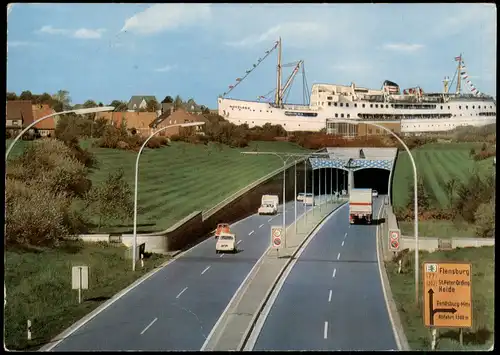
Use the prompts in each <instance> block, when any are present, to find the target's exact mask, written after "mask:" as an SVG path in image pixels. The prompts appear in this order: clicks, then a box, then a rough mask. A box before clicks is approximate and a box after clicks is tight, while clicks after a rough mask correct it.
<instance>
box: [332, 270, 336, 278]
mask: <svg viewBox="0 0 500 355" xmlns="http://www.w3.org/2000/svg"><path fill="white" fill-rule="evenodd" d="M335 275H337V268H335V269H333V274H332V279H333V278H335Z"/></svg>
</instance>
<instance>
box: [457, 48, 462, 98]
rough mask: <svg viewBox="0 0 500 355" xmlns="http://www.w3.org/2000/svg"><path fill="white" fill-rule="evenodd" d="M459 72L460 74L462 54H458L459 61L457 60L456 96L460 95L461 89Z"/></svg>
mask: <svg viewBox="0 0 500 355" xmlns="http://www.w3.org/2000/svg"><path fill="white" fill-rule="evenodd" d="M461 72H462V53H460V59H459V60H458V78H457V94H458V95H460V87H461V84H462V82H461V77H460V75H461Z"/></svg>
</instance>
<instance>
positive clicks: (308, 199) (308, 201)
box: [303, 193, 316, 206]
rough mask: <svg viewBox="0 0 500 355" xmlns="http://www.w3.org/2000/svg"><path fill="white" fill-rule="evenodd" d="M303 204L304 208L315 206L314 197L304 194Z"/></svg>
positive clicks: (310, 194)
mask: <svg viewBox="0 0 500 355" xmlns="http://www.w3.org/2000/svg"><path fill="white" fill-rule="evenodd" d="M303 202H304V204H305V205H306V206H315V205H316V204H315V203H314V195H313V194H312V193H306V194H305V195H304V200H303Z"/></svg>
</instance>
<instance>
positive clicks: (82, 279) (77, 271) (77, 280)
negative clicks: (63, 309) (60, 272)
mask: <svg viewBox="0 0 500 355" xmlns="http://www.w3.org/2000/svg"><path fill="white" fill-rule="evenodd" d="M71 276H72V277H71V286H72V289H73V290H78V303H82V290H88V289H89V267H88V266H86V265H81V266H73V268H72V269H71Z"/></svg>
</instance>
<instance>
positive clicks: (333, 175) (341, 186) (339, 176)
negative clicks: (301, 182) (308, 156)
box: [307, 167, 347, 195]
mask: <svg viewBox="0 0 500 355" xmlns="http://www.w3.org/2000/svg"><path fill="white" fill-rule="evenodd" d="M308 168H309V167H308ZM311 172H312V170H309V169H308V171H307V175H308V179H307V192H312V186H311V185H312V184H311V183H312V176H311ZM325 174H326V192H327V194H330V193H331V192H332V188H333V192H335V191H336V190H337V187H338V191H342V190H347V171H345V170H343V169H335V168H322V169H315V170H314V194H315V195H319V193H320V191H321V194H322V195H324V194H325ZM320 175H321V177H320ZM337 181H338V185H337ZM320 182H321V190H320Z"/></svg>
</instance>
